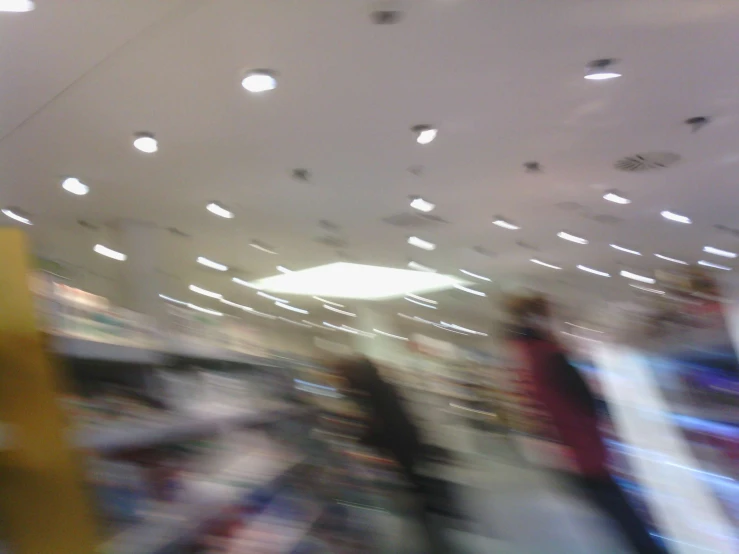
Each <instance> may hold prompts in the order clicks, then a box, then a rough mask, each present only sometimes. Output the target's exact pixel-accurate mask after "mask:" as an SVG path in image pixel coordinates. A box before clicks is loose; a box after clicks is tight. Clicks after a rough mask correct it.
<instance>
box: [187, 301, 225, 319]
mask: <svg viewBox="0 0 739 554" xmlns="http://www.w3.org/2000/svg"><path fill="white" fill-rule="evenodd" d="M187 307H188V308H190V309H192V310H196V311H198V312H203V313H204V314H210V315H217V316H222V315H223V314H222V313H221V312H217V311H215V310H209V309H208V308H201V307H200V306H196V305H195V304H189V303H188V304H187Z"/></svg>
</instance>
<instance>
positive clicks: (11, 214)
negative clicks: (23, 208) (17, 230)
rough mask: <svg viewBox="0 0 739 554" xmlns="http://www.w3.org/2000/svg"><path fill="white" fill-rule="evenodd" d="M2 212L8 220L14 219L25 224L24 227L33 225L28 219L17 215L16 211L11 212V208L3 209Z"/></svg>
mask: <svg viewBox="0 0 739 554" xmlns="http://www.w3.org/2000/svg"><path fill="white" fill-rule="evenodd" d="M2 212H3V213H4V214H5V215H7V216H8V217H9V218H10V219H15V220H16V221H20V222H21V223H25V224H26V225H33V223H31V220H30V219H28V218H27V217H25V216H23V215H21V214H19V213H18V212H17V211H15V210H13V209H12V208H3V210H2Z"/></svg>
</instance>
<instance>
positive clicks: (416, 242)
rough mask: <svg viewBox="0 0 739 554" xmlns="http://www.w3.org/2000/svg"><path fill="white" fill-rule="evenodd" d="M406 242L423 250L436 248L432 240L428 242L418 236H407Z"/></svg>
mask: <svg viewBox="0 0 739 554" xmlns="http://www.w3.org/2000/svg"><path fill="white" fill-rule="evenodd" d="M408 244H410V245H411V246H415V247H417V248H421V249H423V250H434V249H435V248H436V245H435V244H434V243H433V242H429V241H427V240H423V239H421V238H418V237H408Z"/></svg>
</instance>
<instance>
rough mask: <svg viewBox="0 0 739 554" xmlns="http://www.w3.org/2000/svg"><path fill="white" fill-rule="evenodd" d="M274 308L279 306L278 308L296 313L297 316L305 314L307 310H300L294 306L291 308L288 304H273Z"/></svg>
mask: <svg viewBox="0 0 739 554" xmlns="http://www.w3.org/2000/svg"><path fill="white" fill-rule="evenodd" d="M275 306H279V307H280V308H284V309H285V310H290V311H292V312H297V313H299V314H307V313H308V310H304V309H302V308H297V307H295V306H291V305H290V304H285V303H283V302H275Z"/></svg>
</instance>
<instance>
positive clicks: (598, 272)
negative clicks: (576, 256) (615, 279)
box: [577, 265, 611, 277]
mask: <svg viewBox="0 0 739 554" xmlns="http://www.w3.org/2000/svg"><path fill="white" fill-rule="evenodd" d="M577 269H580V270H582V271H586V272H587V273H592V274H593V275H599V276H601V277H610V276H611V274H610V273H606V272H605V271H599V270H597V269H593V268H592V267H588V266H586V265H578V266H577Z"/></svg>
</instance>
